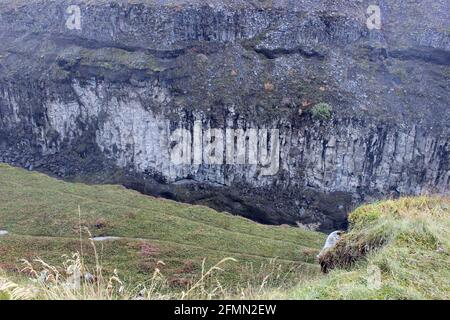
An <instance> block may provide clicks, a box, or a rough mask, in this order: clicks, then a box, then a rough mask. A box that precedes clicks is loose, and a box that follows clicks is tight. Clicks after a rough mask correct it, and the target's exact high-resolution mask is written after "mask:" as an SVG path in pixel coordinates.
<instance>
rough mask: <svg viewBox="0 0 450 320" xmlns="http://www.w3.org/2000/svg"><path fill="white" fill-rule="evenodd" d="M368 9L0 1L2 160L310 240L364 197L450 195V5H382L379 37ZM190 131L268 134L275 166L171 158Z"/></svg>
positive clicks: (345, 4)
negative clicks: (276, 226) (285, 227)
mask: <svg viewBox="0 0 450 320" xmlns="http://www.w3.org/2000/svg"><path fill="white" fill-rule="evenodd" d="M371 4H372V3H371V2H370V1H332V3H331V2H330V1H309V0H298V1H287V0H286V1H243V0H242V1H238V0H236V1H231V0H227V1H212V0H208V1H194V0H191V1H187V0H183V1H138V0H134V1H106V0H104V1H81V0H79V1H38V0H31V1H18V0H15V1H14V0H6V1H2V3H1V4H0V43H1V44H2V45H1V47H0V161H4V162H8V163H12V164H15V165H20V166H23V167H27V168H29V169H37V170H44V171H47V172H51V173H53V174H55V175H58V176H60V177H64V178H72V179H74V178H75V179H84V180H88V181H91V182H116V183H123V184H124V185H126V186H128V187H132V188H135V189H137V190H140V191H142V192H146V193H149V194H155V195H160V196H164V197H168V198H172V199H175V200H179V201H187V202H192V203H201V204H206V205H210V206H212V207H215V208H218V209H221V210H224V211H229V212H232V213H237V214H241V215H244V216H247V217H250V218H252V219H255V220H257V221H261V222H265V223H291V224H293V223H295V222H296V221H299V222H302V223H305V224H308V223H314V222H320V224H321V229H322V230H331V229H336V228H342V227H344V226H345V221H346V214H347V213H348V211H349V210H350V209H351V208H352V207H353V206H354V205H355V204H357V203H360V202H362V201H367V200H371V199H375V198H382V197H388V196H397V195H406V194H419V193H427V192H428V193H446V194H448V193H449V184H450V125H449V123H450V110H449V101H450V99H449V98H450V97H449V77H450V51H449V50H450V41H449V40H450V35H449V33H448V30H449V27H450V21H449V17H448V11H449V8H448V2H447V1H445V0H438V1H418V0H417V1H403V0H391V1H377V3H376V4H377V5H379V7H380V9H381V23H382V25H381V30H377V29H374V30H369V29H368V27H367V25H366V20H367V18H368V14H367V8H368V6H369V5H371ZM73 5H76V6H78V7H77V8H79V11H80V12H79V13H80V18H81V19H80V21H79V22H80V25H79V26H77V25H75V24H74V25H70V23H74V21H72V20H71V19H72V18H73V15H74V14H76V10H75V11H74V9H73V8H72V9H68V8H69V7H70V6H73ZM317 103H327V104H328V105H330V106H331V107H332V116H331V117H330V118H318V117H315V116H314V115H313V114H314V112H312V107H313V106H314V105H315V104H317ZM196 124H199V125H200V129H201V132H203V138H204V139H206V138H205V132H207V130H208V129H210V128H218V129H220V130H221V131H222V132H223V134H222V136H220V138H221V139H222V140H224V142H226V141H225V139H226V129H241V130H243V131H241V133H245V132H247V133H248V132H250V129H268V130H269V132H270V130H273V129H276V130H278V131H277V133H279V152H277V153H276V155H277V156H276V159H275V160H276V162H278V163H279V168H278V170H276V172H275V173H274V174H272V175H266V174H262V170H264V165H263V166H261V164H260V163H259V164H257V165H254V164H222V165H220V164H208V163H205V162H204V161H203V162H202V163H201V164H196V163H195V161H192V163H190V164H181V165H180V164H176V163H174V162H173V161H172V159H171V155H172V152H173V150H174V148H176V145H177V143H176V142H174V141H173V133H174V132H176V131H177V129H186V130H187V132H189V143H190V148H191V149H190V152H193V150H194V149H195V148H194V147H193V144H194V135H195V133H194V131H195V125H196ZM267 137H269V138H268V141H265V142H264V143H266V142H267V152H270V151H273V150H274V148H273V147H274V146H273V143H272V142H271V140H270V137H271V136H270V134H268V135H267ZM262 140H264V139H262ZM262 140H261V139H260V140H258V142H257V144H258V150H259V151H258V152H259V153H258V155H260V152H261V150H263V149H265V148H261V143H262ZM203 142H204V143H203V145H202V149H201V152H205V149H206V147H205V145H204V144H205V143H206V144H207V143H208V141H206V142H205V141H203ZM209 142H211V141H209ZM247 147H249V146H248V145H247ZM277 151H278V150H277ZM221 152H223V153H224V154H225V153H226V151H225V149H224V150H222V151H221ZM247 152H248V151H247ZM193 157H194V155H192V160H193ZM224 157H225V155H224ZM246 159H247V160H248V159H249V155H247V156H246ZM272 160H273V161H275V160H274V159H272Z"/></svg>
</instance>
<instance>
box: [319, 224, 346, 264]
mask: <svg viewBox="0 0 450 320" xmlns="http://www.w3.org/2000/svg"><path fill="white" fill-rule="evenodd" d="M343 233H344V231H341V230H338V231H334V232H332V233H330V234H329V235H328V237H327V240H326V241H325V245H324V246H323V248H322V250H321V251H320V253H319V254H318V255H317V258H319V257H320V256H321V255H322V254H324V253H325V251H327V250H328V249H330V248H333V247H334V246H335V245H336V243H337V242H338V241H339V240H340V239H341V235H342V234H343Z"/></svg>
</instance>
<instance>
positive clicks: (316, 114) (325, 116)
mask: <svg viewBox="0 0 450 320" xmlns="http://www.w3.org/2000/svg"><path fill="white" fill-rule="evenodd" d="M332 112H333V108H332V107H331V106H330V105H329V104H328V103H323V102H322V103H318V104H316V105H315V106H314V107H312V109H311V113H312V116H313V118H315V119H318V120H323V121H328V120H330V119H331V116H332Z"/></svg>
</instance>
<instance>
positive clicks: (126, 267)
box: [0, 164, 325, 286]
mask: <svg viewBox="0 0 450 320" xmlns="http://www.w3.org/2000/svg"><path fill="white" fill-rule="evenodd" d="M78 207H80V209H81V210H80V212H81V217H79V213H78ZM80 222H81V225H82V227H83V228H87V229H89V231H90V232H91V233H92V235H93V236H117V237H120V239H119V240H115V241H105V242H101V243H97V247H98V248H97V249H98V250H99V251H100V252H101V253H100V254H101V258H102V265H103V267H104V269H105V270H106V272H110V273H111V272H112V271H113V270H114V269H118V271H119V275H121V277H122V278H123V279H124V280H125V281H127V282H128V283H140V282H142V281H146V280H147V279H148V278H149V276H150V275H151V274H152V273H153V271H154V269H155V268H156V267H157V264H158V261H163V262H164V265H163V264H161V263H159V264H158V267H159V268H160V269H161V272H162V273H163V274H165V275H166V276H167V277H168V278H169V280H170V281H171V283H173V285H174V286H177V285H179V284H180V283H182V284H183V283H186V282H188V281H189V279H192V278H194V277H195V276H196V275H197V274H198V273H199V272H200V269H201V263H202V261H203V259H205V258H206V265H207V266H210V265H213V264H215V263H217V262H218V261H220V260H221V259H223V258H226V257H233V258H235V259H237V260H238V262H228V263H227V264H226V265H225V266H223V268H224V269H225V271H224V272H222V273H221V274H220V275H219V277H220V279H222V281H224V282H225V283H226V284H229V285H238V284H240V283H245V282H247V281H250V279H253V278H254V274H255V270H257V269H258V268H260V267H261V266H268V265H272V266H273V264H274V263H273V262H272V264H271V260H272V259H274V258H277V260H276V264H277V265H279V267H280V273H282V274H285V275H286V277H287V279H290V280H289V281H296V280H298V279H299V278H301V277H303V276H304V275H305V274H311V275H314V274H317V273H318V266H317V264H316V263H315V262H314V258H315V255H316V254H317V252H318V250H319V249H320V247H321V246H322V245H323V241H324V238H325V237H324V235H322V234H319V233H315V232H309V231H302V230H301V229H299V228H290V227H275V226H265V225H260V224H257V223H254V222H252V221H249V220H247V219H244V218H241V217H235V216H231V215H229V214H226V213H219V212H216V211H214V210H212V209H209V208H207V207H202V206H191V205H187V204H181V203H176V202H173V201H169V200H163V199H156V198H152V197H148V196H144V195H141V194H139V193H137V192H134V191H131V190H126V189H124V188H122V187H120V186H113V185H107V186H91V185H84V184H78V183H67V182H64V181H60V180H56V179H53V178H50V177H48V176H45V175H43V174H40V173H35V172H28V171H25V170H22V169H18V168H13V167H10V166H8V165H5V164H0V229H4V230H7V231H8V232H9V234H8V235H6V236H0V269H2V270H4V271H7V272H13V273H14V272H16V271H18V270H20V269H21V263H20V259H22V258H25V259H29V260H31V259H33V258H36V257H41V258H42V259H44V260H45V261H48V262H49V263H55V264H60V262H61V261H62V259H61V255H62V254H69V253H71V252H75V251H80V239H79V236H80V227H79V226H80ZM88 237H89V235H88V233H87V232H83V235H82V238H83V241H82V243H83V253H84V255H85V256H86V260H87V261H88V262H93V260H94V258H93V250H92V247H91V245H90V241H89V240H88V239H87V238H88Z"/></svg>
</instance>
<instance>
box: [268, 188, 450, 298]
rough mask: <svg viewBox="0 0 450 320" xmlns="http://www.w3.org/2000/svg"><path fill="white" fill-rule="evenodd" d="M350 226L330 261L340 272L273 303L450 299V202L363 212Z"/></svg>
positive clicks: (419, 201) (416, 201)
mask: <svg viewBox="0 0 450 320" xmlns="http://www.w3.org/2000/svg"><path fill="white" fill-rule="evenodd" d="M349 221H350V223H351V231H350V232H349V233H348V234H347V235H346V236H345V237H344V238H343V240H342V241H340V242H339V243H338V245H337V246H336V248H335V249H333V250H331V251H330V252H329V253H328V254H327V256H326V257H325V260H326V261H327V262H328V263H329V264H330V265H334V266H335V267H337V268H336V269H335V270H333V271H331V272H330V273H329V274H328V275H327V276H325V277H323V278H321V279H316V280H313V281H310V282H307V283H303V284H301V285H299V286H298V287H296V288H295V289H292V290H288V291H287V292H275V293H271V294H270V295H269V297H271V298H274V297H277V298H289V299H449V298H450V199H449V198H443V197H417V198H402V199H399V200H395V201H393V200H390V201H383V202H379V203H375V204H371V205H366V206H363V207H360V208H358V209H357V210H355V211H354V212H353V213H352V214H351V215H350V217H349ZM367 251H369V253H368V254H367ZM374 270H375V271H374ZM376 270H379V272H378V271H376ZM379 280H380V281H379Z"/></svg>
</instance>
